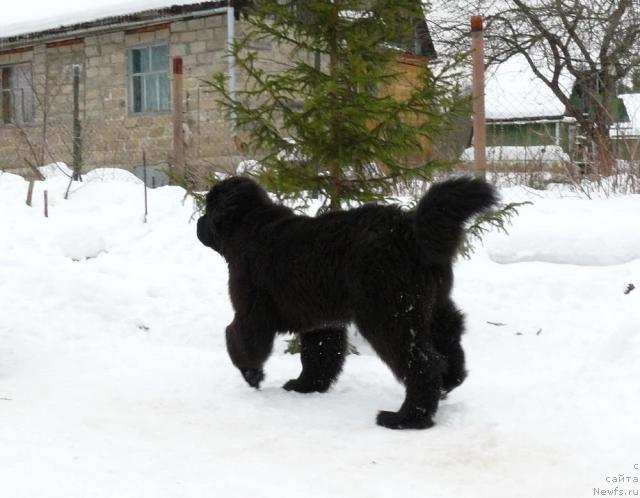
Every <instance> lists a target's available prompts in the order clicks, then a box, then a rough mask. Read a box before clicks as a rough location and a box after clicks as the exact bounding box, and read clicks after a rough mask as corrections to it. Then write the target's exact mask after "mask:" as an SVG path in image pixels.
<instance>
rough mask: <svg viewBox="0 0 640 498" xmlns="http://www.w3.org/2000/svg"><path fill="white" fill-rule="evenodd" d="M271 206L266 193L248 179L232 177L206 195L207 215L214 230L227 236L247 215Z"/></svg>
mask: <svg viewBox="0 0 640 498" xmlns="http://www.w3.org/2000/svg"><path fill="white" fill-rule="evenodd" d="M268 204H271V200H270V199H269V196H268V195H267V193H266V192H265V191H264V190H263V189H262V187H260V186H259V185H258V184H257V183H256V182H255V181H253V180H250V179H249V178H243V177H233V178H229V179H228V180H224V181H223V182H221V183H219V184H218V185H216V186H215V187H213V188H212V189H211V191H210V192H209V194H208V195H207V215H208V216H211V220H212V223H213V226H214V228H215V230H216V231H217V232H219V233H221V234H229V233H231V231H233V230H234V229H235V228H236V227H237V226H238V224H239V223H240V222H241V218H242V217H243V216H246V215H247V213H249V212H251V211H253V210H255V209H259V208H262V207H264V206H265V205H268Z"/></svg>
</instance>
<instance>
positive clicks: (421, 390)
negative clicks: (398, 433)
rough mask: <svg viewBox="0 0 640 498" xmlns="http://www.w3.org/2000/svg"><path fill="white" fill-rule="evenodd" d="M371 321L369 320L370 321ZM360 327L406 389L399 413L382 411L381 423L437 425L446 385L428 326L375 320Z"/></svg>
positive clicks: (415, 426)
mask: <svg viewBox="0 0 640 498" xmlns="http://www.w3.org/2000/svg"><path fill="white" fill-rule="evenodd" d="M366 322H368V323H366ZM366 322H365V323H362V321H360V322H359V323H358V326H359V328H360V331H361V333H362V335H363V336H364V337H365V338H366V339H367V340H368V341H369V342H370V343H371V345H372V346H373V348H374V349H375V350H376V352H377V353H378V355H379V356H380V358H381V359H382V360H383V361H384V362H385V363H386V364H387V365H389V367H390V368H391V370H392V372H393V373H394V375H395V376H396V378H397V379H398V380H400V381H401V382H402V383H403V384H404V385H405V388H406V396H405V400H404V403H402V406H401V407H400V410H399V411H397V412H390V411H381V412H379V413H378V418H377V422H378V425H381V426H383V427H388V428H390V429H426V428H428V427H431V426H432V425H433V420H432V417H433V415H434V414H435V412H436V410H437V409H438V402H439V401H440V388H441V385H442V370H443V358H442V355H440V354H439V353H438V352H437V351H436V350H435V349H434V348H432V347H431V346H430V345H429V342H428V337H427V328H426V326H425V325H420V326H417V325H415V324H416V323H419V321H417V320H416V321H413V320H412V322H413V324H411V323H407V322H405V321H404V320H400V321H396V322H387V323H385V322H381V321H378V322H374V321H372V320H371V319H370V318H369V319H367V320H366Z"/></svg>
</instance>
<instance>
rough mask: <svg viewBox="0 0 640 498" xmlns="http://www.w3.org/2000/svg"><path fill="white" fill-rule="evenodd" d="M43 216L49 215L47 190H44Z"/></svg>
mask: <svg viewBox="0 0 640 498" xmlns="http://www.w3.org/2000/svg"><path fill="white" fill-rule="evenodd" d="M44 217H45V218H48V217H49V191H48V190H45V191H44Z"/></svg>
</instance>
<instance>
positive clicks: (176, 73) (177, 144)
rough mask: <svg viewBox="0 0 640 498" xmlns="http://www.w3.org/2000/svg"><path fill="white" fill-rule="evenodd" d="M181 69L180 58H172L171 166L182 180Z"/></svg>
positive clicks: (182, 84) (183, 166)
mask: <svg viewBox="0 0 640 498" xmlns="http://www.w3.org/2000/svg"><path fill="white" fill-rule="evenodd" d="M182 73H183V69H182V57H174V58H173V162H174V164H173V166H174V168H175V170H174V174H175V175H176V176H177V177H179V178H184V173H185V171H184V170H185V157H184V131H183V129H182V120H183V98H184V96H183V94H184V91H183V88H184V83H183V80H182V78H183V76H182Z"/></svg>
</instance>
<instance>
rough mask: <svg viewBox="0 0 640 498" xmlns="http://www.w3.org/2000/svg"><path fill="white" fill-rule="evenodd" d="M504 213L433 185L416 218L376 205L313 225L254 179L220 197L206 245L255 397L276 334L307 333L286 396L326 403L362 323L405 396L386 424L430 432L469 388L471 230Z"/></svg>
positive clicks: (474, 194) (473, 196)
mask: <svg viewBox="0 0 640 498" xmlns="http://www.w3.org/2000/svg"><path fill="white" fill-rule="evenodd" d="M496 201H497V199H496V194H495V191H494V189H493V188H492V187H491V186H490V185H489V184H487V183H486V182H484V181H481V180H476V179H471V178H457V179H453V180H448V181H445V182H443V183H439V184H435V185H433V186H432V187H431V189H430V190H429V191H428V192H427V194H426V195H425V196H424V197H423V198H422V200H421V201H420V203H419V204H418V206H417V209H416V210H415V211H411V212H406V211H403V210H401V209H400V208H398V207H393V206H378V205H366V206H363V207H360V208H357V209H352V210H350V211H341V212H332V213H327V214H323V215H321V216H318V217H315V218H312V217H307V216H299V215H296V214H294V213H293V212H292V211H291V210H290V209H289V208H287V207H284V206H281V205H277V204H275V203H273V202H272V201H271V200H270V198H269V197H268V196H267V194H266V192H265V191H264V190H263V189H262V188H261V187H260V186H259V185H258V184H257V183H256V182H254V181H253V180H250V179H248V178H241V177H233V178H229V179H227V180H224V181H222V182H220V183H219V184H217V185H215V186H214V187H213V188H212V189H211V191H210V192H209V193H208V195H207V207H206V214H205V215H204V216H202V217H201V218H200V219H199V220H198V238H199V239H200V241H201V242H202V243H203V244H204V245H206V246H208V247H211V248H212V249H214V250H215V251H217V252H219V253H220V254H221V255H222V256H224V258H225V259H226V260H227V262H228V265H229V294H230V296H231V301H232V304H233V307H234V310H235V317H234V319H233V321H232V322H231V324H230V325H229V326H228V327H227V329H226V340H227V349H228V351H229V355H230V357H231V360H232V361H233V364H234V365H235V366H236V367H238V368H239V369H240V371H241V373H242V375H243V377H244V378H245V380H246V381H247V383H248V384H249V385H251V386H252V387H256V388H257V387H259V385H260V382H261V381H262V379H263V378H264V374H263V369H262V367H263V365H264V363H265V361H266V360H267V358H268V357H269V355H270V353H271V349H272V346H273V340H274V337H275V335H276V333H286V332H297V333H299V334H300V340H301V348H302V352H301V361H302V373H301V374H300V376H299V377H298V378H297V379H292V380H290V381H289V382H287V383H286V384H285V385H284V388H285V389H287V390H293V391H297V392H303V393H307V392H314V391H317V392H324V391H326V390H327V389H329V387H330V386H331V384H332V383H333V382H334V381H335V380H336V378H337V377H338V375H339V373H340V371H341V370H342V365H343V363H344V358H345V352H346V346H347V335H346V326H347V324H349V323H354V324H355V325H356V326H357V328H358V330H359V331H360V333H361V334H362V335H363V336H364V337H365V339H367V341H369V343H371V345H372V346H373V348H374V349H375V351H376V352H377V354H378V355H379V356H380V358H381V359H382V360H383V361H384V362H385V363H387V365H389V367H390V368H391V370H392V372H393V373H394V374H395V376H396V377H397V378H398V380H400V381H401V382H402V383H404V385H405V386H406V398H405V401H404V403H403V404H402V407H401V408H400V410H399V411H398V412H389V411H382V412H380V413H379V414H378V419H377V421H378V424H380V425H382V426H385V427H390V428H394V429H400V428H426V427H430V426H431V425H433V421H432V416H433V415H434V413H435V412H436V409H437V407H438V402H439V399H440V397H441V395H442V394H443V393H447V392H449V391H450V390H452V389H453V388H455V387H457V386H458V385H460V384H461V383H462V381H463V380H464V378H465V376H466V371H465V366H464V352H463V350H462V347H461V345H460V336H461V335H462V333H463V330H464V322H463V316H462V314H461V313H460V311H458V310H457V309H456V307H455V305H454V304H453V302H452V301H451V298H450V293H451V288H452V285H453V273H452V269H451V263H452V260H453V258H454V257H455V254H456V251H457V249H458V246H459V245H460V243H461V241H462V237H463V224H464V222H465V221H467V220H468V219H469V218H470V217H471V216H473V215H474V214H477V213H479V212H481V211H482V210H484V209H487V208H489V207H491V206H492V205H494V204H495V203H496Z"/></svg>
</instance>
